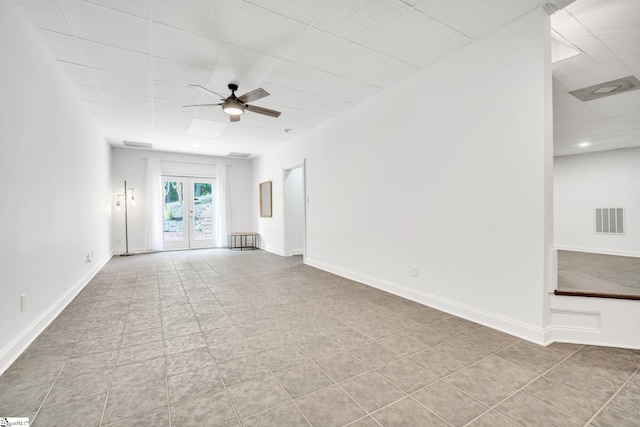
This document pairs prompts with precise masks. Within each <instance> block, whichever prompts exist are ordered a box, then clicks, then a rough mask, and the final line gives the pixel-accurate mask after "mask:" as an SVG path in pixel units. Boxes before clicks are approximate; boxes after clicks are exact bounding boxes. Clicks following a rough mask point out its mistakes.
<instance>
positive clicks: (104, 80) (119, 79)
mask: <svg viewBox="0 0 640 427" xmlns="http://www.w3.org/2000/svg"><path fill="white" fill-rule="evenodd" d="M93 75H94V77H95V79H96V81H97V83H98V86H99V87H100V88H101V89H107V90H115V91H118V92H125V93H132V94H134V95H143V96H151V94H152V92H151V80H149V79H143V78H140V77H134V76H129V75H126V74H120V73H113V72H111V71H103V70H93Z"/></svg>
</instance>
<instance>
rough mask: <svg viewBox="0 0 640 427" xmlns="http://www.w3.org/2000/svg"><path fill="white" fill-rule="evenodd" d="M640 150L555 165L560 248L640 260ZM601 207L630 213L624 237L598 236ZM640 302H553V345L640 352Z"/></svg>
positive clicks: (553, 298)
mask: <svg viewBox="0 0 640 427" xmlns="http://www.w3.org/2000/svg"><path fill="white" fill-rule="evenodd" d="M638 183H640V148H627V149H621V150H613V151H602V152H597V153H588V154H579V155H574V156H562V157H556V158H555V159H554V186H555V188H554V198H555V202H554V233H555V246H556V247H557V248H561V249H562V248H564V249H573V250H581V251H591V252H600V253H608V254H613V255H627V256H640V215H639V212H640V189H639V187H638ZM598 207H624V208H626V218H625V220H626V234H625V235H622V236H620V235H596V234H595V233H594V222H595V221H594V213H593V210H594V209H595V208H598ZM639 308H640V301H628V300H615V299H604V298H585V297H567V296H555V295H553V296H551V297H550V309H551V316H552V319H551V328H550V331H549V339H550V340H556V341H563V342H575V343H583V344H593V345H606V346H613V347H628V348H636V349H640V309H639Z"/></svg>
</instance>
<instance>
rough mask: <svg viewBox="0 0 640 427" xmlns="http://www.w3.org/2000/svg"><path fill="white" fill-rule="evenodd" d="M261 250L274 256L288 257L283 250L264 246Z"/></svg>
mask: <svg viewBox="0 0 640 427" xmlns="http://www.w3.org/2000/svg"><path fill="white" fill-rule="evenodd" d="M260 249H262V250H263V251H267V252H271V253H272V254H276V255H280V256H286V255H285V253H284V251H283V250H282V248H275V247H273V246H264V247H260Z"/></svg>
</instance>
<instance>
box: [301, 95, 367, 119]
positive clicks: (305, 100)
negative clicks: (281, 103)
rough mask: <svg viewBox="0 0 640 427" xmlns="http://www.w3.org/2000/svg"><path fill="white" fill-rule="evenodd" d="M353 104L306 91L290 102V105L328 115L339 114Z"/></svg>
mask: <svg viewBox="0 0 640 427" xmlns="http://www.w3.org/2000/svg"><path fill="white" fill-rule="evenodd" d="M353 105H354V104H352V103H349V102H344V101H337V100H335V99H331V98H326V97H324V96H320V95H313V94H310V93H307V94H304V95H303V96H302V97H301V98H300V99H298V100H297V101H296V102H294V103H293V104H291V105H290V107H292V108H296V109H299V110H304V111H311V112H314V113H318V114H323V115H327V116H330V115H334V114H340V113H342V112H343V111H346V110H348V109H349V108H351V107H353Z"/></svg>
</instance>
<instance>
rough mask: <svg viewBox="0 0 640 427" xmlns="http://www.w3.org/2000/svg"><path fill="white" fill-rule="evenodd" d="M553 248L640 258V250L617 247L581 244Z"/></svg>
mask: <svg viewBox="0 0 640 427" xmlns="http://www.w3.org/2000/svg"><path fill="white" fill-rule="evenodd" d="M553 249H555V250H558V251H572V252H587V253H592V254H602V255H617V256H629V257H635V258H640V252H637V251H623V250H616V249H599V248H583V247H579V246H554V247H553Z"/></svg>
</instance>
